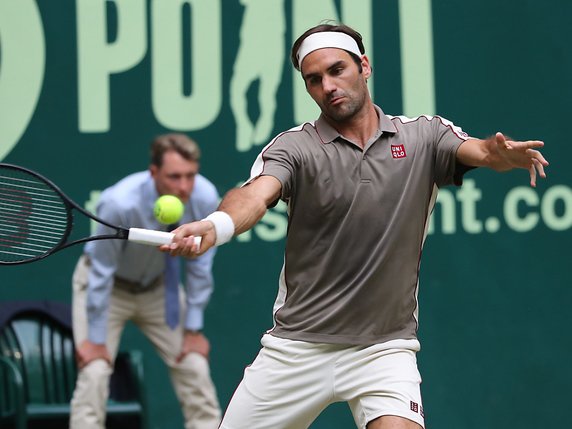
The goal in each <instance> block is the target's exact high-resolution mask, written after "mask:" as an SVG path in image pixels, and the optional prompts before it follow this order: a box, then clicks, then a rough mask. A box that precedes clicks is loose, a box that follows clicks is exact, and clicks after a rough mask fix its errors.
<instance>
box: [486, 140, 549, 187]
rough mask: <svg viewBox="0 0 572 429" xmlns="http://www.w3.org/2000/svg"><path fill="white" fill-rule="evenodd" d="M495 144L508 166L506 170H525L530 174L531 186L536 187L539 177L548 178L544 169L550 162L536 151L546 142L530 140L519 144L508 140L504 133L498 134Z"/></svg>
mask: <svg viewBox="0 0 572 429" xmlns="http://www.w3.org/2000/svg"><path fill="white" fill-rule="evenodd" d="M494 140H495V143H496V147H497V149H498V154H499V156H500V158H501V159H502V161H503V164H505V165H506V168H504V169H505V170H509V169H511V168H524V169H526V170H528V172H529V174H530V185H531V186H533V187H535V186H536V178H537V175H540V177H542V178H546V173H545V172H544V167H546V166H547V165H548V161H546V159H545V158H544V156H543V155H542V154H541V153H540V152H539V151H538V150H536V149H538V148H541V147H543V146H544V142H542V141H539V140H528V141H525V142H518V141H512V140H507V139H506V137H505V135H504V134H503V133H496V135H495V139H494Z"/></svg>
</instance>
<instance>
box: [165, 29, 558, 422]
mask: <svg viewBox="0 0 572 429" xmlns="http://www.w3.org/2000/svg"><path fill="white" fill-rule="evenodd" d="M292 63H293V65H294V67H295V68H296V69H298V70H300V72H301V77H302V79H303V80H304V82H305V85H306V89H307V91H308V93H309V94H310V96H311V97H312V99H313V100H314V101H315V102H316V103H317V104H318V106H319V107H320V109H321V115H320V117H319V118H318V119H317V120H316V121H314V122H307V123H304V124H301V125H300V126H297V127H295V128H292V129H290V130H288V131H285V132H283V133H281V134H280V135H278V136H277V137H276V138H274V140H272V141H271V142H270V143H269V144H268V145H267V146H266V147H265V148H264V149H263V150H262V152H261V154H260V155H259V156H258V158H257V159H256V161H255V162H254V165H253V167H252V170H251V177H250V179H249V180H248V182H247V183H246V185H245V186H243V187H241V188H238V189H233V190H231V191H230V192H228V193H227V194H226V196H225V197H224V199H223V200H222V202H221V204H220V206H219V208H218V210H217V211H215V212H214V213H212V214H210V215H209V216H207V217H206V219H204V220H203V221H198V222H193V223H189V224H185V225H183V226H181V227H179V228H178V229H177V230H175V232H176V237H175V242H174V243H173V244H172V245H171V246H163V247H162V250H163V251H170V252H171V253H172V254H175V255H184V256H188V257H194V256H196V255H197V254H201V253H203V252H205V251H207V249H209V248H210V247H211V246H219V245H221V244H223V243H225V242H227V241H229V240H230V239H231V237H232V236H233V235H236V234H240V233H242V232H244V231H246V230H248V229H249V228H251V227H252V226H253V225H255V224H256V222H258V221H259V220H260V219H261V218H262V216H263V215H264V214H265V212H266V210H267V208H268V207H272V206H273V205H274V204H276V202H277V201H278V200H279V199H282V200H283V201H285V202H286V203H287V204H288V213H289V227H288V236H287V242H286V249H285V258H284V261H285V262H284V267H283V269H282V272H281V274H280V278H279V288H278V297H277V299H276V303H275V305H274V309H273V314H274V326H273V327H272V328H271V329H269V330H268V331H267V333H266V334H265V335H264V336H263V337H262V341H261V342H262V348H261V350H260V352H259V354H258V356H257V357H256V359H255V361H254V362H253V363H252V365H251V366H249V367H248V368H247V369H246V371H245V373H244V378H243V380H242V382H241V383H240V385H239V386H238V389H237V390H236V392H235V394H234V396H233V397H232V400H231V401H230V404H229V406H228V408H227V410H226V413H225V416H224V418H223V422H222V425H221V428H222V429H239V428H242V429H262V428H268V429H286V428H288V429H300V428H307V427H308V426H310V424H311V423H312V421H313V420H314V419H315V418H316V417H317V416H318V415H319V414H320V412H321V411H322V410H324V409H325V408H326V407H327V406H328V405H329V404H331V403H334V402H347V403H348V404H349V406H350V408H351V411H352V413H353V417H354V419H355V423H356V426H357V427H359V428H368V429H389V428H392V429H396V428H400V429H417V428H423V427H424V411H423V405H422V400H421V393H420V383H421V376H420V374H419V371H418V368H417V362H416V353H417V351H418V350H419V349H420V345H419V341H418V339H417V328H418V323H417V322H418V319H417V315H418V300H417V294H418V280H419V258H420V256H421V249H422V247H423V243H424V240H425V238H426V235H427V226H428V222H429V215H430V213H431V211H432V209H433V206H434V203H435V198H436V196H437V191H438V189H439V188H440V187H442V186H445V185H461V184H462V179H463V175H464V174H465V173H466V172H467V171H468V170H470V169H471V168H474V167H489V168H491V169H493V170H496V171H505V170H510V169H514V168H523V169H526V170H528V172H529V175H530V182H531V184H532V186H535V185H536V178H537V175H539V176H540V177H545V172H544V167H545V166H547V165H548V162H547V161H546V160H545V159H544V157H543V156H542V154H541V153H540V152H538V150H537V149H538V148H540V147H542V146H543V143H542V142H541V141H525V142H518V141H511V140H510V139H508V138H506V137H505V136H504V135H503V134H502V133H497V134H496V135H494V136H492V137H490V138H487V139H478V138H471V137H469V136H468V135H467V134H466V133H465V132H464V131H462V129H461V128H459V127H457V126H455V125H454V124H453V123H451V122H449V121H448V120H446V119H444V118H441V117H438V116H419V117H416V118H406V117H401V116H389V115H386V114H385V113H384V112H383V111H382V110H381V108H380V107H379V106H376V105H375V104H373V102H372V100H371V98H370V94H369V92H368V88H367V85H366V82H367V80H368V78H369V77H370V76H371V73H372V70H371V66H370V63H369V60H368V58H367V56H366V55H365V50H364V46H363V43H362V39H361V36H360V35H359V34H358V33H357V32H356V31H354V30H353V29H351V28H349V27H347V26H344V25H339V26H334V25H319V26H317V27H314V28H311V29H310V30H308V31H306V32H305V33H304V34H303V35H302V36H300V38H298V39H297V40H296V42H295V43H294V45H293V47H292ZM196 235H200V236H203V240H202V245H201V248H200V249H197V248H196V247H195V246H194V245H193V241H192V239H193V236H196Z"/></svg>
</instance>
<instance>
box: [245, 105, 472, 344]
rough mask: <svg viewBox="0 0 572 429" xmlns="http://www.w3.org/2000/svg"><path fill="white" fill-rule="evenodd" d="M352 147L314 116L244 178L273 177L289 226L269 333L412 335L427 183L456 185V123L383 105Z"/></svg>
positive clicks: (429, 200) (336, 339) (431, 192)
mask: <svg viewBox="0 0 572 429" xmlns="http://www.w3.org/2000/svg"><path fill="white" fill-rule="evenodd" d="M376 110H377V113H378V116H379V118H380V120H379V127H378V130H377V132H376V133H375V135H374V136H373V137H372V139H371V140H370V141H369V142H368V143H367V144H366V146H365V149H361V148H360V147H359V146H358V145H357V144H354V143H352V142H351V141H349V140H347V139H345V138H344V137H343V136H341V135H340V134H339V133H338V132H337V131H336V130H335V129H334V128H332V127H331V126H330V125H329V124H328V123H327V122H326V121H325V120H324V118H323V117H320V118H319V119H318V120H317V121H315V122H313V123H305V124H303V125H301V126H298V127H296V128H293V129H291V130H288V131H286V132H284V133H282V134H280V135H278V136H277V137H276V138H275V139H274V140H273V141H272V142H270V144H268V145H267V146H266V147H265V148H264V149H263V151H262V152H261V153H260V155H259V156H258V158H257V160H256V161H255V163H254V165H253V167H252V171H251V180H252V179H254V178H255V177H258V176H260V175H270V176H274V177H276V178H277V179H278V180H279V181H280V183H281V184H282V196H281V197H282V199H283V200H284V201H285V202H286V203H287V205H288V235H287V240H286V251H285V258H284V267H283V270H282V273H281V275H280V281H279V292H278V298H277V300H276V303H275V306H274V322H275V326H274V327H273V328H272V330H271V331H270V332H271V333H272V334H273V335H275V336H278V337H283V338H289V339H293V340H302V341H310V342H320V343H334V344H349V345H351V344H378V343H383V342H386V341H389V340H394V339H415V338H416V334H417V315H418V301H417V291H418V279H419V263H420V258H421V250H422V247H423V243H424V240H425V237H426V235H427V226H428V222H429V215H430V213H431V211H432V209H433V206H434V203H435V199H436V196H437V190H438V188H439V187H441V186H444V185H448V184H452V183H455V184H461V180H462V175H463V173H464V172H465V171H466V168H463V167H464V166H462V165H460V164H457V163H456V151H457V149H458V147H459V146H460V144H461V143H462V142H463V141H465V140H466V139H468V138H469V137H468V136H467V134H466V133H464V132H463V131H462V130H461V129H460V128H458V127H456V126H454V125H453V124H452V123H451V122H449V121H447V120H445V119H443V118H440V117H438V116H433V117H432V116H420V117H417V118H405V117H392V116H387V115H385V114H384V113H383V112H382V111H381V109H380V108H379V107H377V106H376Z"/></svg>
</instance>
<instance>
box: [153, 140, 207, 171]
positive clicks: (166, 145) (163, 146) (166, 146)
mask: <svg viewBox="0 0 572 429" xmlns="http://www.w3.org/2000/svg"><path fill="white" fill-rule="evenodd" d="M171 150H172V151H175V152H177V153H178V154H179V155H181V156H182V157H183V158H185V159H186V160H187V161H195V162H199V160H200V159H201V150H200V149H199V146H198V145H197V143H196V142H195V141H194V140H193V139H191V138H190V137H188V136H187V135H185V134H179V133H170V134H163V135H160V136H157V137H155V139H153V141H152V142H151V164H152V165H155V166H157V167H161V166H162V165H163V155H165V153H166V152H169V151H171Z"/></svg>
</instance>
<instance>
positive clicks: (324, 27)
mask: <svg viewBox="0 0 572 429" xmlns="http://www.w3.org/2000/svg"><path fill="white" fill-rule="evenodd" d="M324 31H335V32H338V33H345V34H347V35H348V36H350V37H351V38H352V39H354V40H355V41H356V43H357V45H358V48H359V51H360V52H361V54H362V55H363V54H365V47H364V46H363V41H362V37H361V34H359V33H358V32H357V31H356V30H354V29H353V28H351V27H349V26H347V25H345V24H319V25H316V26H315V27H312V28H310V29H308V30H306V31H305V32H304V34H302V35H301V36H300V37H298V38H297V39H296V41H295V42H294V44H293V45H292V52H291V53H290V59H291V60H292V65H293V66H294V68H295V69H296V70H300V64H298V57H297V54H298V49H300V45H301V44H302V42H303V41H304V39H305V38H306V37H308V36H309V35H310V34H314V33H322V32H324ZM346 52H348V54H350V55H351V57H352V58H353V60H354V61H355V62H356V64H357V65H358V66H360V71H361V58H359V57H358V56H357V55H356V54H354V53H353V52H349V51H346Z"/></svg>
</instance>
